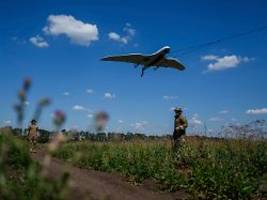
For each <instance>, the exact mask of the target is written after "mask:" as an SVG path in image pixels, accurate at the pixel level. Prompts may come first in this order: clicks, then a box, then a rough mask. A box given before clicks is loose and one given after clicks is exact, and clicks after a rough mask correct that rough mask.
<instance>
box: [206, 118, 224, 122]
mask: <svg viewBox="0 0 267 200" xmlns="http://www.w3.org/2000/svg"><path fill="white" fill-rule="evenodd" d="M209 121H212V122H221V121H223V119H222V118H220V117H211V118H209Z"/></svg>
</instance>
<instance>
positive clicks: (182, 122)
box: [174, 115, 188, 131]
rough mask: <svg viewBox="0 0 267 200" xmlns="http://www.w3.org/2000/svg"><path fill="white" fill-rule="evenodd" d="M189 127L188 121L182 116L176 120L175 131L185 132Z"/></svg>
mask: <svg viewBox="0 0 267 200" xmlns="http://www.w3.org/2000/svg"><path fill="white" fill-rule="evenodd" d="M187 127H188V122H187V119H186V118H185V117H184V116H183V115H180V116H179V117H177V118H175V119H174V131H178V130H184V131H185V129H186V128H187Z"/></svg>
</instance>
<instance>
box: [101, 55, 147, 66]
mask: <svg viewBox="0 0 267 200" xmlns="http://www.w3.org/2000/svg"><path fill="white" fill-rule="evenodd" d="M149 57H150V56H144V55H141V54H129V55H121V56H108V57H105V58H102V59H101V60H103V61H115V62H128V63H134V64H138V65H140V64H144V63H145V61H147V60H149Z"/></svg>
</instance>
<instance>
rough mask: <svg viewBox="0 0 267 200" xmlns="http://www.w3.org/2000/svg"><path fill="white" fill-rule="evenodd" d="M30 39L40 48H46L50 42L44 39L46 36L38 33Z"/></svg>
mask: <svg viewBox="0 0 267 200" xmlns="http://www.w3.org/2000/svg"><path fill="white" fill-rule="evenodd" d="M29 41H30V42H31V43H32V44H33V45H35V46H36V47H39V48H45V47H49V44H48V43H47V42H46V41H45V40H44V38H42V37H41V36H39V35H36V36H35V37H31V38H30V39H29Z"/></svg>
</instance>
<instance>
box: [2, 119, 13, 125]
mask: <svg viewBox="0 0 267 200" xmlns="http://www.w3.org/2000/svg"><path fill="white" fill-rule="evenodd" d="M11 123H12V121H11V120H5V121H4V124H6V125H10V124H11Z"/></svg>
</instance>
